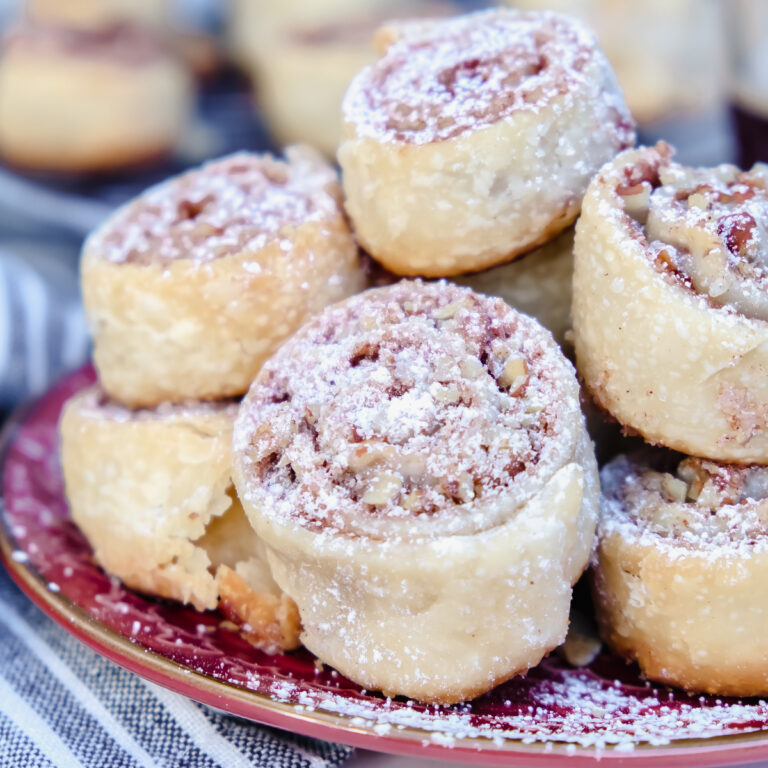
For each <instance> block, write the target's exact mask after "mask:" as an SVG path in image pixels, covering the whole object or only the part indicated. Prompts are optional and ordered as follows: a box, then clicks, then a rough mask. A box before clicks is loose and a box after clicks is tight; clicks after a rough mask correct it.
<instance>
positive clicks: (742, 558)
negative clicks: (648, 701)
mask: <svg viewBox="0 0 768 768" xmlns="http://www.w3.org/2000/svg"><path fill="white" fill-rule="evenodd" d="M574 258H575V273H574V295H573V321H574V338H575V347H576V357H577V361H578V368H579V372H580V373H581V375H582V377H583V380H584V383H585V385H586V387H587V388H588V389H589V391H590V392H591V394H592V396H593V398H594V399H595V401H596V402H597V404H598V405H599V406H601V407H602V408H603V409H604V410H605V411H607V412H608V413H609V414H611V416H613V417H614V418H615V419H616V420H618V422H619V423H620V424H622V425H623V426H624V428H625V430H627V431H629V432H630V433H633V434H639V435H641V436H642V437H643V438H644V439H645V440H646V441H647V442H648V443H650V444H654V445H656V446H666V447H667V448H668V449H673V450H664V449H662V448H656V449H651V448H648V449H647V450H644V451H641V452H639V453H636V454H633V455H630V456H621V457H619V458H616V459H615V460H614V461H612V462H611V463H609V464H608V465H607V466H606V467H605V468H604V469H603V471H602V485H603V494H604V502H603V510H602V516H601V523H600V526H599V549H598V552H597V557H596V568H595V574H594V585H595V590H594V591H595V596H596V600H597V604H598V619H599V623H600V626H601V630H602V634H603V636H604V637H605V638H606V639H607V640H608V642H609V643H610V645H611V646H612V647H613V648H614V649H615V650H617V651H618V652H619V653H621V654H623V655H625V656H627V657H629V658H631V659H636V660H637V661H638V662H639V663H640V666H641V667H642V669H643V670H644V671H645V672H646V674H647V675H648V676H649V677H651V678H652V679H654V680H660V681H663V682H667V683H671V684H674V685H678V686H681V687H684V688H686V689H688V690H693V691H705V692H708V693H718V694H725V695H739V696H752V695H764V694H765V693H766V692H768V641H766V630H768V591H767V590H768V587H766V584H768V582H766V580H765V579H764V578H763V575H764V571H763V569H764V568H766V567H768V547H767V546H766V545H767V544H768V469H767V468H766V467H765V466H764V465H766V464H768V377H767V375H766V374H767V373H768V271H767V269H766V268H767V266H768V168H767V167H766V166H764V165H763V166H761V165H756V166H755V167H754V168H753V169H752V170H751V171H746V172H745V171H740V170H739V169H738V168H735V167H734V166H730V165H721V166H718V167H716V168H712V169H692V168H685V167H683V166H681V165H679V164H677V163H675V162H673V160H672V151H671V149H670V148H669V147H668V146H667V145H665V144H659V145H657V146H656V147H652V148H643V149H638V150H630V151H627V152H623V153H622V154H620V155H619V156H618V157H617V158H615V160H613V161H612V162H610V163H608V164H607V165H606V166H604V167H603V168H602V169H601V170H600V172H599V173H598V174H597V176H596V177H595V179H594V180H593V181H592V183H591V185H590V187H589V190H588V191H587V194H586V197H585V198H584V204H583V209H582V215H581V218H580V219H579V222H578V224H577V227H576V243H575V252H574ZM673 451H675V452H673ZM677 452H679V453H677Z"/></svg>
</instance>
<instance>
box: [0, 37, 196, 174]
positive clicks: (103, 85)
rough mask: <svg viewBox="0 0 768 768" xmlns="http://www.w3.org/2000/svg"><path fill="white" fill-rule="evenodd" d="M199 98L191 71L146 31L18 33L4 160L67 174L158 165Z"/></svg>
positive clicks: (7, 95)
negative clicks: (157, 161)
mask: <svg viewBox="0 0 768 768" xmlns="http://www.w3.org/2000/svg"><path fill="white" fill-rule="evenodd" d="M192 94H193V86H192V78H191V75H190V74H189V72H188V71H187V69H186V67H184V66H183V65H182V64H181V63H180V62H179V61H178V60H177V59H176V57H175V56H173V55H172V54H171V53H170V52H169V51H168V50H167V49H166V48H165V46H164V45H163V44H162V42H161V41H160V40H158V39H157V38H155V37H153V36H152V35H150V34H149V33H147V32H144V31H140V30H137V29H134V28H131V27H113V28H109V29H105V30H97V31H91V30H76V29H65V28H62V27H54V26H43V25H38V26H27V27H24V28H22V29H17V30H15V31H14V32H12V33H11V34H10V35H9V36H8V37H7V38H6V39H5V41H4V43H3V50H2V57H0V154H2V156H3V157H4V159H5V160H6V161H7V162H9V163H11V164H13V165H15V166H20V167H24V168H31V169H37V170H46V171H61V172H84V171H99V170H108V169H114V168H120V167H123V166H127V165H135V164H139V163H144V162H147V161H149V160H155V159H157V158H158V157H162V156H164V155H167V154H169V153H170V152H171V151H172V150H173V149H174V147H175V145H176V144H177V142H178V140H179V137H180V135H181V133H182V130H183V129H184V127H185V126H186V124H187V120H188V117H189V113H190V110H191V107H192Z"/></svg>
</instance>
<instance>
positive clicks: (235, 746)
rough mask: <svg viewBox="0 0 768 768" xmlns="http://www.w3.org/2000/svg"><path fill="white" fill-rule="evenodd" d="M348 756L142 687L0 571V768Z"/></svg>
mask: <svg viewBox="0 0 768 768" xmlns="http://www.w3.org/2000/svg"><path fill="white" fill-rule="evenodd" d="M351 752H352V750H351V748H349V747H343V746H340V745H335V744H326V743H324V742H320V741H315V740H312V739H306V738H303V737H300V736H293V735H289V734H285V733H281V732H279V731H274V730H272V729H269V728H265V727H262V726H258V725H254V724H253V723H248V722H244V721H241V720H237V719H235V718H232V717H229V716H227V715H224V714H220V713H218V712H215V711H213V710H211V709H209V708H207V707H205V706H203V705H202V704H197V703H195V702H193V701H191V700H190V699H187V698H185V697H184V696H180V695H178V694H175V693H171V692H170V691H167V690H165V689H163V688H160V687H158V686H156V685H154V684H153V683H149V682H147V681H145V680H142V679H141V678H140V677H137V676H136V675H134V674H132V673H131V672H128V671H127V670H124V669H122V668H121V667H118V666H117V665H115V664H113V663H111V662H109V661H107V660H106V659H103V658H102V657H100V656H98V655H97V654H96V653H94V652H93V651H91V650H90V649H88V648H86V647H85V646H84V645H82V644H81V643H80V642H79V641H78V640H76V639H75V638H74V637H72V636H70V635H69V634H67V633H66V632H65V631H64V630H63V629H60V628H59V627H58V626H56V625H55V624H54V623H53V622H52V621H51V620H50V619H48V618H47V617H46V616H45V615H44V614H43V613H42V612H41V611H40V610H39V609H38V608H36V607H35V606H34V605H33V604H32V603H31V602H30V601H29V600H28V599H27V598H26V597H25V596H24V595H23V594H22V593H21V592H20V591H19V590H18V589H17V588H16V586H15V585H13V584H12V583H11V581H10V579H9V577H8V576H7V575H6V573H5V572H4V571H3V570H2V568H0V765H1V766H3V768H105V766H109V768H180V767H181V766H184V768H254V766H256V767H258V768H261V767H262V766H264V768H267V767H268V768H325V766H336V765H340V764H341V763H343V762H344V761H345V760H346V759H347V757H349V755H350V754H351Z"/></svg>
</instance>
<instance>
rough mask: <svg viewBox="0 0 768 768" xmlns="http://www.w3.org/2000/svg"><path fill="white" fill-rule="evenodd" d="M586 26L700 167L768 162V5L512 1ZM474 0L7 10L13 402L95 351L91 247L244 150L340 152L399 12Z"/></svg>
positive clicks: (654, 127) (9, 376)
mask: <svg viewBox="0 0 768 768" xmlns="http://www.w3.org/2000/svg"><path fill="white" fill-rule="evenodd" d="M507 4H511V5H517V6H520V7H525V8H550V9H554V10H558V11H563V12H566V13H570V14H573V15H575V16H578V17H580V18H582V19H583V20H584V21H585V22H586V23H587V24H588V25H590V26H591V27H592V28H593V29H594V30H595V32H596V33H597V35H598V38H599V40H600V42H601V45H602V46H603V48H604V50H605V52H606V54H607V55H608V57H609V59H610V60H611V62H612V64H613V66H614V68H615V71H616V74H617V77H618V79H619V81H620V83H621V84H622V86H623V88H624V90H625V93H626V96H627V100H628V102H629V105H630V107H631V109H632V111H633V113H634V115H635V117H636V119H637V120H638V124H639V134H640V141H641V142H643V143H651V142H654V141H656V140H657V139H659V138H663V139H666V140H667V141H669V142H670V143H671V144H673V145H674V146H675V147H676V148H677V151H678V158H679V159H680V160H681V161H682V162H684V163H689V164H702V165H705V164H706V165H711V164H716V163H720V162H731V161H733V162H739V163H741V164H742V165H744V166H747V165H751V164H752V163H753V162H754V161H756V160H759V159H762V160H768V0H645V2H642V3H638V2H631V1H630V0H516V1H512V0H510V2H509V3H507ZM488 5H489V3H482V2H474V1H473V0H452V1H451V0H280V1H279V2H275V0H230V2H216V1H215V0H174V1H173V2H171V0H28V2H20V1H19V0H0V30H2V43H0V409H2V408H8V407H9V406H10V405H11V404H12V403H14V402H16V401H18V399H19V398H20V397H22V396H24V395H27V394H30V393H32V394H34V393H36V392H39V391H41V390H42V389H44V388H45V387H46V386H47V385H48V383H49V382H50V381H51V380H52V379H55V378H56V377H58V376H59V375H61V373H62V372H63V371H64V370H67V369H71V368H73V367H76V366H77V365H78V364H79V363H80V362H81V361H82V360H83V359H85V357H86V356H87V353H88V345H87V335H86V330H85V325H84V322H83V320H82V315H81V313H80V309H79V297H78V294H77V260H78V254H79V250H80V247H81V244H82V240H83V238H84V237H85V235H86V234H87V233H88V232H89V231H90V230H91V229H93V227H95V226H96V225H97V224H98V223H99V222H100V221H102V220H103V219H104V217H105V216H106V215H107V214H108V213H109V212H110V211H111V210H113V209H114V208H115V206H118V205H120V204H121V203H123V202H124V201H126V200H128V199H130V198H131V197H133V196H134V195H136V194H138V193H139V192H140V191H142V190H143V189H145V188H146V187H147V186H149V185H150V184H153V183H155V182H157V181H160V180H162V179H164V178H166V177H167V176H169V175H171V174H174V173H178V172H180V171H182V170H184V169H185V168H187V167H190V166H193V165H197V164H199V163H200V162H202V161H203V160H205V159H206V158H209V157H214V156H218V155H222V154H226V153H228V152H233V151H236V150H239V149H249V150H253V149H257V150H264V149H269V150H273V151H275V152H279V151H280V147H281V146H283V145H284V144H285V143H288V142H293V141H307V142H308V143H311V144H314V145H315V146H317V147H318V148H319V149H321V150H322V151H323V152H325V153H326V154H328V155H329V156H333V154H334V152H335V147H336V144H337V142H338V136H339V106H340V102H341V98H342V96H343V93H344V91H345V89H346V86H347V84H348V82H349V81H350V79H351V78H352V77H353V76H354V74H355V73H356V72H357V71H358V70H359V69H361V68H362V67H363V66H365V65H366V64H368V63H369V62H371V61H373V60H374V58H375V52H374V51H373V49H372V47H371V45H370V41H371V38H372V35H373V32H374V30H375V29H376V27H377V26H378V25H379V24H380V23H381V22H382V21H384V20H386V19H388V18H393V17H401V16H410V17H414V16H416V17H418V16H431V15H447V14H452V13H456V12H461V11H464V10H474V9H477V8H481V7H486V6H488Z"/></svg>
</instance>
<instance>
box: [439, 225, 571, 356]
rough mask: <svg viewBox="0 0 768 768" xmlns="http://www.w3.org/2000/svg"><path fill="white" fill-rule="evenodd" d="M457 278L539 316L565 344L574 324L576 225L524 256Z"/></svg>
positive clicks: (540, 320)
mask: <svg viewBox="0 0 768 768" xmlns="http://www.w3.org/2000/svg"><path fill="white" fill-rule="evenodd" d="M454 279H455V281H456V282H457V283H460V284H461V285H466V286H468V287H470V288H472V290H474V291H478V292H479V293H485V294H487V295H489V296H499V297H500V298H502V299H504V301H506V302H507V304H509V306H510V307H514V308H515V309H518V310H520V311H521V312H525V314H527V315H531V316H532V317H535V318H536V319H537V320H538V321H539V322H540V323H541V324H542V325H543V326H544V327H545V328H547V329H548V330H550V331H551V332H552V335H553V336H554V337H555V340H556V341H557V343H558V344H560V346H563V345H565V344H566V340H565V335H566V333H567V331H568V330H569V329H570V327H571V283H572V282H573V227H569V228H568V229H566V230H565V231H564V232H562V233H561V234H560V235H558V236H557V237H556V238H555V239H554V240H552V241H550V242H549V243H547V244H546V245H542V246H541V247H540V248H537V249H536V250H534V251H531V252H530V253H528V254H526V255H525V256H524V257H523V258H521V259H516V260H515V261H512V262H510V263H509V264H502V265H501V266H500V267H494V268H493V269H487V270H485V271H483V272H475V273H473V274H471V275H463V276H460V277H456V278H454Z"/></svg>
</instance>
